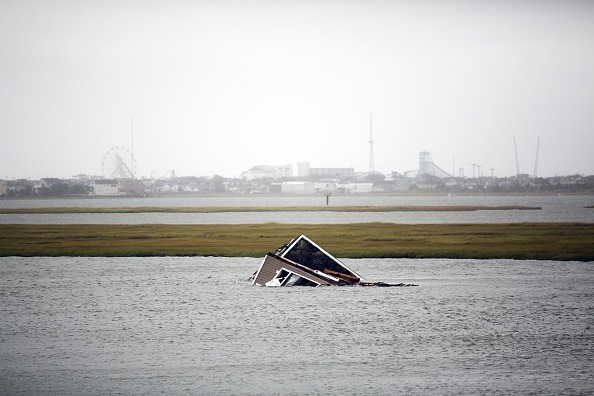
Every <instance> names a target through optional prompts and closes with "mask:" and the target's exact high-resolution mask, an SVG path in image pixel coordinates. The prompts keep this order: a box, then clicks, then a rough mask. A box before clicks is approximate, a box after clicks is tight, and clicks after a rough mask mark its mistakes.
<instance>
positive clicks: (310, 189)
mask: <svg viewBox="0 0 594 396" xmlns="http://www.w3.org/2000/svg"><path fill="white" fill-rule="evenodd" d="M281 192H282V193H283V194H313V193H315V192H316V185H315V183H312V182H302V181H296V182H284V183H283V184H282V185H281Z"/></svg>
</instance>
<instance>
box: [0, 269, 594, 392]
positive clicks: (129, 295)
mask: <svg viewBox="0 0 594 396" xmlns="http://www.w3.org/2000/svg"><path fill="white" fill-rule="evenodd" d="M259 263H260V259H253V258H209V257H197V258H0V315H1V317H2V318H3V319H2V325H1V326H0V354H1V355H0V391H1V393H3V394H14V393H25V394H113V393H122V394H131V393H133V394H145V393H168V394H181V393H183V394H208V395H213V394H215V395H216V394H225V395H226V394H316V393H322V394H331V395H343V394H439V395H441V394H485V393H491V394H492V393H503V394H542V393H548V394H586V393H591V392H593V391H594V385H593V384H594V377H593V374H592V373H593V370H592V367H593V363H594V360H593V358H592V356H594V298H593V297H594V294H593V290H594V272H592V270H591V266H592V263H579V262H551V261H542V262H536V261H513V260H490V261H488V260H403V259H390V260H345V263H346V264H347V265H348V266H349V267H351V268H353V269H354V270H356V271H357V272H358V273H360V274H362V275H363V276H365V277H366V278H367V279H369V280H384V281H388V282H401V281H402V282H408V283H415V284H418V285H419V286H418V287H409V288H387V289H386V288H357V287H354V288H339V287H335V288H316V289H312V288H260V287H252V286H250V285H249V282H248V281H247V278H248V277H249V276H250V275H251V274H252V272H253V271H255V269H256V268H257V266H258V265H259Z"/></svg>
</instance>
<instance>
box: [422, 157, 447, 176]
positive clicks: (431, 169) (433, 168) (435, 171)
mask: <svg viewBox="0 0 594 396" xmlns="http://www.w3.org/2000/svg"><path fill="white" fill-rule="evenodd" d="M422 175H431V176H437V177H440V178H446V177H452V176H451V175H450V174H449V173H448V172H446V171H444V170H443V169H442V168H440V167H439V166H437V165H436V164H435V163H433V157H432V156H431V153H430V152H428V151H421V152H420V153H419V176H422Z"/></svg>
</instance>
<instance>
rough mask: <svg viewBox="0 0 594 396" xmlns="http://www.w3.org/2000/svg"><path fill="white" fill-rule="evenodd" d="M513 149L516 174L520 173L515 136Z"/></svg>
mask: <svg viewBox="0 0 594 396" xmlns="http://www.w3.org/2000/svg"><path fill="white" fill-rule="evenodd" d="M514 151H515V153H516V176H519V175H520V162H518V147H517V146H516V138H515V137H514Z"/></svg>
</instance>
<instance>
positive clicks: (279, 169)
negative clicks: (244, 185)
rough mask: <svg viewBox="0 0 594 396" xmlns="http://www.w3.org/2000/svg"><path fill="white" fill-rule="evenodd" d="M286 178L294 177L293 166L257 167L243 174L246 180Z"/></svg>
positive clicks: (242, 176)
mask: <svg viewBox="0 0 594 396" xmlns="http://www.w3.org/2000/svg"><path fill="white" fill-rule="evenodd" d="M284 177H293V165H284V166H271V165H256V166H254V167H253V168H251V169H250V170H247V171H245V172H243V173H242V174H241V178H242V179H244V180H255V179H282V178H284Z"/></svg>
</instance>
